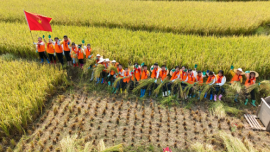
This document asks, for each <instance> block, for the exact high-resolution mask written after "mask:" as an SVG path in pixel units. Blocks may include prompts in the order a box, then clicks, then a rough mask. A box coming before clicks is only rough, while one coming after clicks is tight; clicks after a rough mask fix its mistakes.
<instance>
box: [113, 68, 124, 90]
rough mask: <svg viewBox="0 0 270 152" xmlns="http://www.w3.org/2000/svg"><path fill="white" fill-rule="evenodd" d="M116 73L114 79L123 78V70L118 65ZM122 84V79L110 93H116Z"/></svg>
mask: <svg viewBox="0 0 270 152" xmlns="http://www.w3.org/2000/svg"><path fill="white" fill-rule="evenodd" d="M117 71H118V74H117V76H116V78H118V77H121V78H123V77H124V70H123V69H122V65H121V64H119V65H118V69H117ZM122 83H123V79H121V80H120V81H118V82H117V84H116V88H113V91H112V92H114V94H115V93H116V92H117V90H118V89H119V87H120V86H121V85H122Z"/></svg>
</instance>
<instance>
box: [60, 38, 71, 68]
mask: <svg viewBox="0 0 270 152" xmlns="http://www.w3.org/2000/svg"><path fill="white" fill-rule="evenodd" d="M60 44H61V45H62V44H63V50H64V52H65V53H64V54H65V57H66V60H67V65H68V66H71V65H72V63H71V57H70V53H71V46H70V45H71V40H70V39H69V38H68V37H67V36H66V35H65V36H64V40H63V41H62V42H61V43H60Z"/></svg>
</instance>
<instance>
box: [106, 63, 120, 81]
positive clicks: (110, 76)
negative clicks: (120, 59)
mask: <svg viewBox="0 0 270 152" xmlns="http://www.w3.org/2000/svg"><path fill="white" fill-rule="evenodd" d="M118 64H119V63H117V62H116V61H115V60H113V61H112V63H111V65H112V66H114V67H115V68H118ZM114 75H115V72H114V71H113V70H111V71H110V73H109V74H108V76H107V77H108V86H111V85H112V84H113V82H114V79H115V78H114Z"/></svg>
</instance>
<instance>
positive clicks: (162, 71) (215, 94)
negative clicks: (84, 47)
mask: <svg viewBox="0 0 270 152" xmlns="http://www.w3.org/2000/svg"><path fill="white" fill-rule="evenodd" d="M98 64H102V65H104V67H105V69H104V70H103V71H102V74H101V77H100V78H97V80H96V81H97V83H108V85H109V86H110V85H112V84H113V82H114V81H115V79H116V78H118V77H121V78H122V79H121V80H120V81H119V82H117V85H116V87H115V88H113V93H116V92H117V90H118V89H120V93H122V92H123V90H124V91H127V90H126V86H127V84H128V83H129V82H130V81H133V84H135V85H137V84H138V82H139V81H141V80H144V79H148V78H153V79H155V83H154V84H152V86H150V88H151V89H150V90H149V96H150V95H151V92H152V91H153V90H154V89H156V88H157V87H158V84H157V81H158V79H160V81H161V83H163V81H164V79H166V78H168V75H169V73H170V75H171V77H170V79H169V80H170V81H169V82H168V81H166V84H164V85H163V86H162V95H163V96H168V95H170V94H171V91H172V89H173V90H174V92H173V94H176V91H177V86H174V88H172V86H173V85H172V84H173V82H174V81H175V80H177V79H179V80H180V81H182V82H184V83H182V84H181V86H182V87H183V88H185V87H187V85H188V84H197V85H202V84H203V83H204V79H203V78H204V77H207V80H206V81H205V84H207V85H211V86H213V88H214V89H212V90H211V91H210V100H214V101H216V100H221V98H222V96H223V95H224V93H225V89H224V88H223V85H224V84H225V83H226V77H225V75H224V71H222V70H220V71H219V72H218V74H216V75H215V74H214V72H212V71H208V70H207V72H202V71H197V70H196V67H197V65H195V69H194V70H192V69H186V67H185V66H182V67H181V68H180V67H179V66H176V67H175V68H174V69H172V70H171V71H169V70H168V69H167V67H166V66H165V65H162V66H161V67H159V65H158V63H155V64H154V65H153V66H151V68H150V71H151V72H150V71H148V66H147V65H145V64H144V63H143V64H141V65H139V64H138V63H135V64H134V67H133V70H132V71H131V70H130V69H129V68H127V67H125V68H123V67H122V65H121V64H119V63H118V62H116V61H115V60H113V61H110V60H109V59H108V58H107V59H103V58H102V57H101V56H100V55H99V54H97V56H96V65H98ZM110 65H113V66H115V68H117V73H116V72H114V71H106V69H107V68H108V67H109V66H110ZM93 73H94V72H93ZM93 73H92V77H91V81H92V80H93ZM230 73H231V75H232V79H231V81H230V84H234V83H235V82H240V83H242V82H243V75H245V76H246V81H245V86H246V87H249V86H250V85H253V84H255V83H256V78H257V77H258V76H259V74H258V73H257V72H256V71H246V72H243V70H242V69H241V68H238V69H234V67H233V66H232V67H231V70H230ZM114 86H115V85H114ZM147 87H148V86H147ZM145 92H146V87H143V88H142V89H141V90H140V93H141V95H140V97H143V96H144V95H145ZM249 94H250V95H251V100H252V102H251V104H252V105H253V106H256V105H255V102H256V100H255V90H252V91H251V92H250V93H248V94H246V102H245V105H247V103H248V95H249ZM188 97H189V98H193V97H195V94H194V95H193V91H192V88H191V89H190V90H189V92H188ZM206 97H207V93H206V94H205V95H204V98H206ZM237 98H238V95H236V98H235V101H236V102H237Z"/></svg>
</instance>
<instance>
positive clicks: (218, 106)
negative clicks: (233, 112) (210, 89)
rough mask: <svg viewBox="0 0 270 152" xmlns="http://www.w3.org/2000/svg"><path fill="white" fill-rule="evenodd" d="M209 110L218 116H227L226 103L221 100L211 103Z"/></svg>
mask: <svg viewBox="0 0 270 152" xmlns="http://www.w3.org/2000/svg"><path fill="white" fill-rule="evenodd" d="M209 111H210V113H211V114H212V115H214V116H217V117H218V118H225V116H226V112H225V108H224V104H223V103H222V102H221V101H216V102H212V103H210V106H209Z"/></svg>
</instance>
